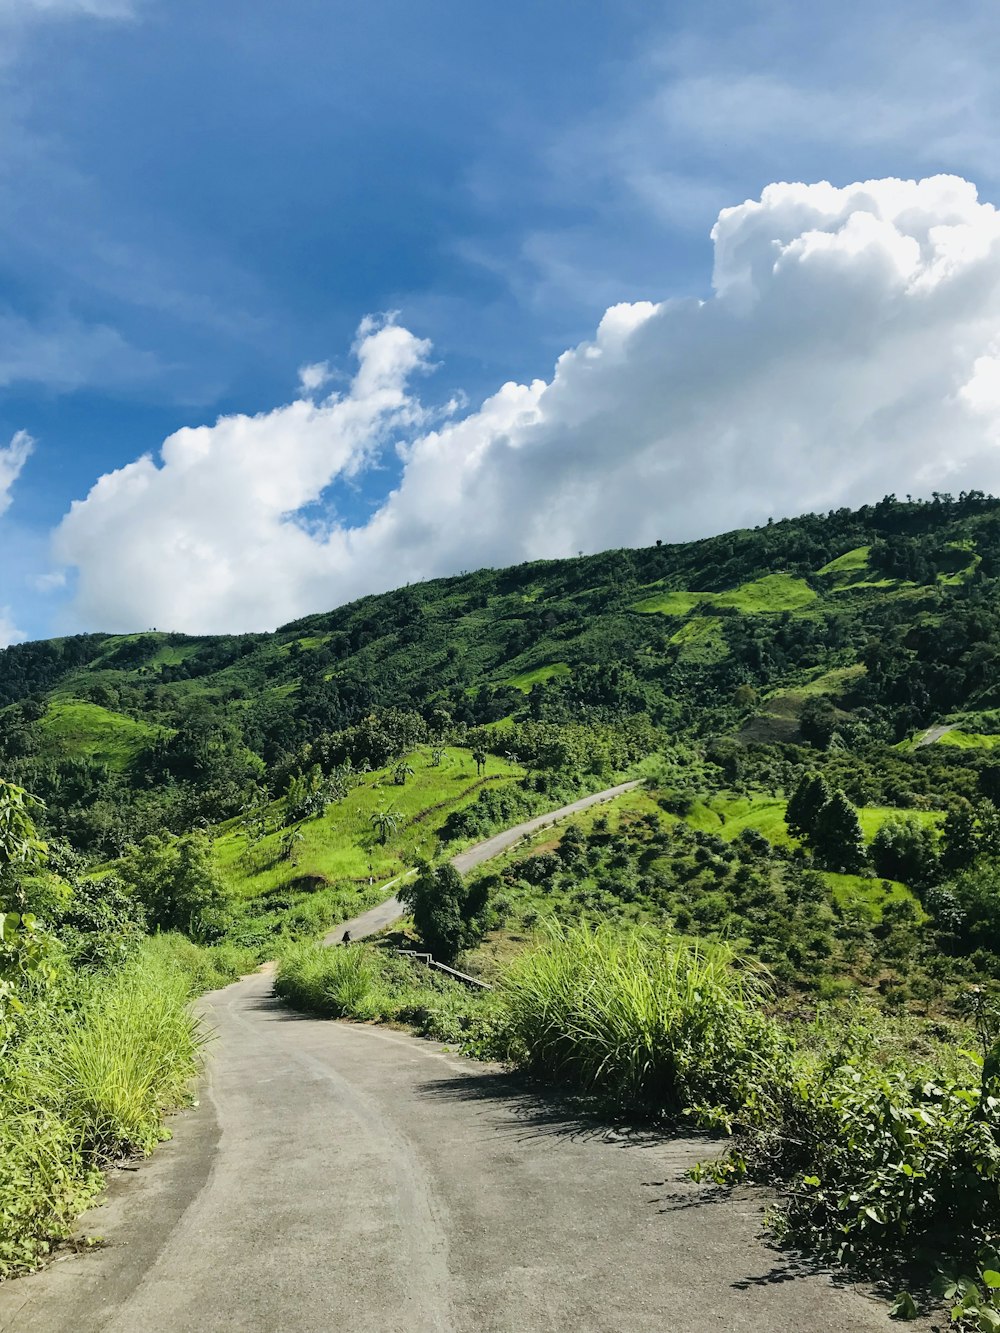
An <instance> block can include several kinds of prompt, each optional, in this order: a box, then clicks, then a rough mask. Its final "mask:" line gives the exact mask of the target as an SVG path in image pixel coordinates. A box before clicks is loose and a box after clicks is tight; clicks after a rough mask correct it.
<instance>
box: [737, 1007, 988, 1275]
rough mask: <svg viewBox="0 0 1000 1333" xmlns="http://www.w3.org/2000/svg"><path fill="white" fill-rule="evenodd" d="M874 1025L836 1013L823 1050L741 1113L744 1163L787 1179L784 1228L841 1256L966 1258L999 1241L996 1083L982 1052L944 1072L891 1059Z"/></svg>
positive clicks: (885, 1261) (872, 1260)
mask: <svg viewBox="0 0 1000 1333" xmlns="http://www.w3.org/2000/svg"><path fill="white" fill-rule="evenodd" d="M875 1031H876V1030H875V1029H874V1028H873V1027H871V1026H869V1025H868V1024H866V1022H865V1021H864V1019H863V1017H861V1016H859V1017H858V1018H857V1019H856V1020H855V1022H854V1023H853V1024H849V1025H848V1024H844V1022H843V1018H842V1016H839V1015H838V1016H834V1015H831V1021H830V1026H829V1029H828V1030H827V1031H826V1032H824V1033H823V1034H822V1036H823V1039H824V1040H823V1042H822V1043H821V1044H820V1047H819V1049H818V1050H810V1049H809V1047H808V1046H806V1047H804V1048H802V1049H800V1051H799V1054H798V1056H797V1057H796V1060H795V1062H794V1065H793V1067H792V1069H791V1071H790V1073H789V1076H788V1077H783V1078H781V1079H779V1080H778V1081H776V1082H775V1083H774V1084H773V1085H772V1086H771V1087H770V1088H768V1089H767V1090H766V1093H765V1095H764V1097H763V1100H762V1101H760V1103H759V1104H757V1105H754V1104H752V1103H751V1104H748V1106H747V1108H746V1111H744V1112H743V1113H741V1115H740V1116H738V1117H737V1119H736V1140H735V1148H734V1160H735V1162H736V1164H737V1165H738V1167H739V1170H740V1172H742V1171H743V1170H746V1171H748V1172H749V1174H750V1175H751V1176H753V1177H754V1178H757V1179H763V1180H768V1181H772V1182H773V1181H775V1180H781V1181H783V1182H787V1184H788V1185H789V1186H790V1188H789V1190H788V1194H787V1202H786V1205H785V1208H784V1213H783V1217H782V1220H781V1227H780V1229H781V1231H782V1233H783V1234H784V1235H786V1236H787V1237H788V1238H790V1239H793V1240H794V1241H795V1242H796V1243H798V1244H800V1245H805V1246H806V1247H807V1248H809V1249H811V1250H812V1251H814V1252H819V1253H821V1254H822V1255H824V1256H826V1257H828V1258H833V1259H835V1260H837V1261H839V1262H850V1263H853V1264H859V1265H863V1266H867V1267H872V1266H873V1265H874V1266H880V1267H881V1268H882V1269H883V1271H884V1269H885V1267H886V1266H887V1265H890V1266H891V1265H893V1264H903V1263H905V1262H907V1261H908V1260H910V1259H911V1258H912V1257H913V1256H914V1255H916V1254H933V1255H950V1256H953V1257H954V1258H955V1259H957V1260H960V1261H961V1260H968V1259H969V1258H970V1256H975V1255H976V1253H977V1252H978V1251H979V1250H980V1249H981V1248H982V1247H984V1246H993V1245H995V1244H996V1240H997V1231H998V1227H1000V1217H998V1214H997V1209H996V1194H997V1182H998V1181H1000V1146H998V1130H1000V1123H998V1110H1000V1100H998V1099H997V1097H996V1095H995V1094H996V1092H997V1089H996V1088H994V1087H993V1086H992V1085H991V1084H982V1085H981V1083H980V1075H979V1065H980V1063H981V1062H979V1061H978V1060H977V1059H976V1058H975V1057H973V1056H971V1055H970V1056H967V1057H966V1065H965V1069H964V1071H963V1070H960V1069H959V1070H956V1071H954V1072H952V1073H948V1074H945V1073H944V1072H942V1070H941V1069H940V1068H939V1069H938V1070H936V1071H934V1070H930V1069H928V1070H920V1069H919V1068H917V1069H915V1068H913V1067H912V1065H911V1064H908V1063H902V1062H900V1063H897V1064H895V1065H891V1066H890V1067H888V1068H886V1067H884V1065H883V1064H882V1062H881V1061H880V1060H879V1059H878V1058H877V1052H876V1049H875V1044H874V1043H875Z"/></svg>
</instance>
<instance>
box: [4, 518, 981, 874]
mask: <svg viewBox="0 0 1000 1333" xmlns="http://www.w3.org/2000/svg"><path fill="white" fill-rule="evenodd" d="M998 574H1000V502H998V501H996V500H993V499H989V498H987V497H984V496H982V495H979V494H976V493H972V494H969V495H962V496H960V497H958V498H957V499H955V498H952V497H948V496H939V497H937V498H936V499H935V500H934V501H932V502H930V503H916V502H914V503H911V502H900V501H897V500H895V499H894V498H893V497H888V498H887V499H885V500H883V501H881V502H879V503H878V504H875V505H871V506H866V507H864V508H862V509H860V510H856V511H848V510H842V511H837V512H836V513H831V514H828V515H807V516H804V517H802V518H798V519H790V520H785V521H782V522H780V523H773V524H768V525H767V526H766V527H762V528H757V529H753V530H744V531H737V532H732V533H725V534H723V535H721V536H718V537H712V538H709V539H707V540H704V541H699V542H691V543H686V544H682V545H673V546H671V545H657V546H655V547H649V548H645V549H639V550H630V549H625V550H619V551H608V552H604V553H602V554H600V555H595V556H585V557H581V558H579V559H573V560H552V561H536V562H533V563H527V564H523V565H519V566H515V567H512V568H508V569H501V570H480V571H477V572H475V573H472V574H466V575H462V576H459V577H455V578H447V579H438V580H434V581H431V582H428V583H424V584H420V585H417V586H413V587H406V588H401V589H397V590H395V591H392V592H388V593H384V594H382V595H378V596H371V597H365V598H361V599H359V600H358V601H355V602H352V603H350V604H349V605H347V606H344V607H341V608H339V609H337V610H334V611H330V612H327V613H322V614H318V615H314V616H309V617H306V618H304V619H302V620H300V621H296V622H293V623H291V624H289V625H286V626H283V627H282V628H281V629H279V630H277V631H275V632H274V633H273V634H244V635H219V636H200V637H193V636H185V635H182V634H171V633H163V632H160V633H145V634H128V635H105V634H87V635H78V636H74V637H69V638H61V639H53V640H49V641H46V642H41V643H29V644H21V645H17V646H14V647H11V648H8V649H6V650H5V651H3V652H0V763H2V764H3V766H4V769H5V771H6V772H8V773H9V774H10V775H11V776H12V777H13V778H15V779H16V780H17V781H19V782H21V783H22V784H23V785H25V786H27V787H29V788H30V789H31V790H33V791H36V792H38V794H39V795H41V796H42V798H43V799H44V800H46V802H47V803H48V805H49V809H50V814H49V821H50V831H54V832H57V833H60V834H62V835H64V836H66V837H69V838H70V839H71V840H72V841H74V842H75V843H76V844H77V845H78V846H80V847H82V848H83V849H84V850H85V851H88V852H93V853H95V854H105V855H106V854H108V853H111V852H114V851H116V850H118V849H119V848H120V847H121V846H122V845H124V844H125V843H126V842H128V841H130V840H131V841H134V840H135V838H136V837H138V836H141V835H142V834H143V833H145V832H149V831H155V830H156V829H157V828H159V827H162V826H166V827H168V828H171V829H173V830H174V831H175V832H179V831H183V829H185V828H190V827H193V826H195V824H196V823H197V822H198V821H199V820H206V819H207V820H208V821H209V822H218V821H220V820H225V819H227V818H230V817H232V816H233V815H235V814H237V813H238V812H239V810H240V809H241V808H242V807H243V805H244V804H245V797H246V794H247V791H248V790H249V789H250V788H251V787H253V786H254V785H256V784H259V783H260V782H261V781H264V782H265V784H266V785H267V786H268V790H269V792H270V794H271V795H272V796H277V795H280V794H281V791H282V790H283V784H284V783H285V782H286V781H287V779H288V775H289V774H290V773H291V772H293V771H294V770H295V769H296V767H298V766H301V764H302V763H304V762H307V761H308V762H311V761H312V758H313V757H312V755H311V749H312V747H314V746H316V745H317V743H319V744H320V745H321V746H322V745H323V744H324V743H325V740H324V738H328V737H330V736H334V735H338V734H340V733H344V732H345V731H348V730H350V729H351V728H354V727H357V726H359V725H361V724H363V723H364V720H365V719H366V718H370V717H372V716H373V715H378V716H384V715H388V714H392V715H393V717H395V719H396V720H395V722H391V723H390V725H389V728H388V730H389V732H393V728H394V727H395V728H396V730H397V731H398V730H399V726H400V725H401V724H400V719H401V718H403V719H405V723H404V724H402V733H400V734H398V735H395V734H393V735H392V736H390V737H389V739H388V741H385V737H384V736H383V741H384V742H385V743H384V744H383V745H382V747H381V749H382V751H383V752H381V753H380V752H373V753H372V754H371V755H369V756H368V758H369V761H370V762H371V763H373V764H377V763H381V762H384V761H385V759H386V758H387V757H388V754H389V753H390V752H397V751H398V752H401V751H402V750H403V749H407V748H411V747H412V745H413V744H418V743H426V742H427V741H429V739H430V737H431V736H432V735H442V736H443V735H448V736H451V737H452V738H456V737H457V738H459V739H460V738H461V733H462V731H463V729H466V730H467V729H469V728H475V727H477V726H483V725H491V726H494V729H495V724H497V723H498V722H499V721H500V720H501V719H509V720H511V721H513V722H515V723H516V722H521V721H526V720H535V721H540V722H546V723H549V724H552V725H560V724H564V723H566V722H569V721H575V722H579V723H582V724H585V725H599V726H612V727H618V728H620V727H622V726H623V725H627V724H629V720H630V719H631V720H633V721H634V720H635V719H642V720H643V723H644V724H646V725H649V726H652V727H653V728H654V729H659V730H660V732H661V733H663V734H669V736H670V737H671V738H674V739H676V738H677V737H678V736H685V737H688V738H692V739H695V740H697V739H698V738H707V737H711V736H727V735H728V736H733V737H738V738H739V740H740V743H742V744H744V745H749V746H751V747H752V746H754V745H755V744H765V745H770V744H779V745H781V744H793V745H798V744H801V743H802V742H806V743H808V744H813V745H815V744H820V746H821V748H823V749H826V747H827V745H828V744H829V742H830V738H831V737H833V738H834V745H835V747H846V749H847V750H848V751H850V752H852V753H855V754H856V753H858V752H859V750H862V749H864V747H866V746H870V745H872V744H878V745H887V746H888V745H899V744H900V743H905V742H906V741H907V739H908V738H910V737H913V736H917V735H919V734H921V733H922V732H923V731H924V730H925V729H926V728H927V727H928V726H930V725H931V724H932V723H939V722H941V721H945V722H947V721H948V720H949V719H951V721H953V722H954V723H955V725H954V726H949V727H948V728H947V731H948V734H947V735H946V737H945V738H944V744H943V746H934V747H925V748H920V749H914V750H913V754H912V764H913V766H914V767H913V776H912V780H909V779H908V783H907V785H908V788H909V789H913V790H919V789H921V788H923V787H925V786H926V785H927V784H926V782H925V781H924V778H925V776H926V773H925V770H927V769H928V767H929V766H930V767H933V765H934V763H935V762H936V761H937V759H938V756H939V754H940V751H941V750H942V749H943V748H947V749H949V751H950V758H951V760H952V762H955V763H958V762H963V763H964V762H967V761H968V760H969V758H970V756H972V759H973V760H974V759H975V757H976V755H977V754H978V755H979V757H980V758H984V757H985V756H986V752H987V751H988V748H989V747H990V745H991V742H992V741H993V739H994V737H995V736H996V735H998V734H1000V697H998V693H1000V677H998V675H997V673H996V672H995V671H994V670H993V664H994V662H995V660H996V656H997V652H998V650H1000V612H998V600H997V596H996V593H997V588H998V583H997V576H998ZM403 733H405V734H403ZM386 744H387V745H388V749H386V748H385V747H386ZM654 748H655V747H654ZM375 749H376V751H378V750H379V747H378V746H376V747H375ZM926 751H930V752H931V753H932V754H933V756H934V758H933V759H931V758H930V756H929V754H928V753H926ZM980 752H982V753H981V754H980ZM902 753H903V752H902V751H899V752H897V754H896V755H895V757H894V760H893V762H899V759H900V757H901V755H902ZM879 799H881V797H879ZM862 803H863V804H864V803H866V802H862ZM884 803H886V804H894V803H896V802H894V801H893V800H886V801H885V802H884Z"/></svg>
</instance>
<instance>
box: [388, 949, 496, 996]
mask: <svg viewBox="0 0 1000 1333" xmlns="http://www.w3.org/2000/svg"><path fill="white" fill-rule="evenodd" d="M396 952H397V953H398V954H400V955H401V956H402V957H404V958H416V959H418V960H419V961H420V962H421V963H423V964H424V966H425V967H432V968H433V969H434V970H435V972H444V973H445V974H446V975H447V976H449V977H454V978H455V980H456V981H461V982H463V983H464V984H465V985H466V986H477V987H478V988H479V989H480V990H492V989H493V987H492V986H491V985H490V983H489V982H488V981H480V980H479V978H478V977H470V976H469V975H468V973H467V972H459V971H458V970H457V969H456V968H454V967H448V965H447V964H446V963H439V962H437V961H436V960H435V958H434V957H433V955H432V954H429V953H420V952H419V951H418V950H416V949H397V950H396Z"/></svg>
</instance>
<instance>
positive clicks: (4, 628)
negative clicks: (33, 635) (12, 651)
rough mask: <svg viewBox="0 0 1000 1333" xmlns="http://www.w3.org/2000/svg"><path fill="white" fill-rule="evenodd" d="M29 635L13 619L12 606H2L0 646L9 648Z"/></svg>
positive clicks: (0, 610) (0, 607)
mask: <svg viewBox="0 0 1000 1333" xmlns="http://www.w3.org/2000/svg"><path fill="white" fill-rule="evenodd" d="M27 637H28V636H27V634H25V633H24V631H23V630H19V629H18V628H17V626H16V625H15V624H14V622H13V620H12V619H11V615H10V607H9V606H0V648H9V647H10V645H11V644H12V643H23V642H24V640H25V639H26V638H27Z"/></svg>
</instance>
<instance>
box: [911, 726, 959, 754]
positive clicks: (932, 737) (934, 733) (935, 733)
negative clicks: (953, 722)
mask: <svg viewBox="0 0 1000 1333" xmlns="http://www.w3.org/2000/svg"><path fill="white" fill-rule="evenodd" d="M950 730H951V728H950V727H949V726H948V724H947V723H945V725H944V726H943V727H928V728H927V730H926V731H925V732H924V734H923V735H922V736H921V737H920V739H919V740H918V741H917V742H916V744H915V745H914V747H913V748H914V749H915V750H922V749H923V747H924V746H925V745H934V744H935V743H936V742H937V741H939V740H940V739H941V737H942V736H943V735H944V734H945V732H947V731H950Z"/></svg>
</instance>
